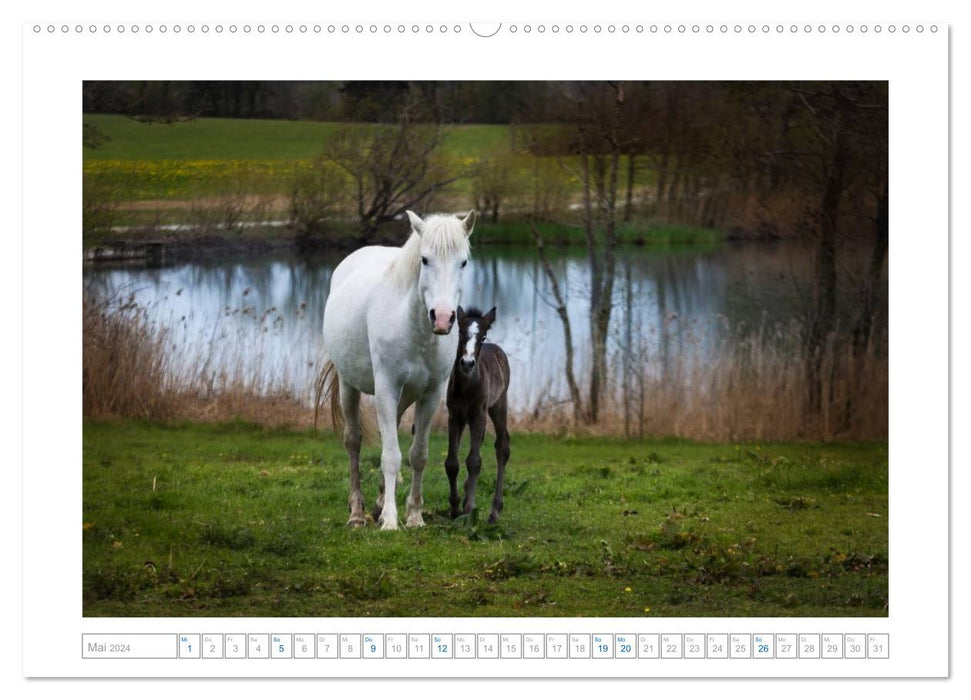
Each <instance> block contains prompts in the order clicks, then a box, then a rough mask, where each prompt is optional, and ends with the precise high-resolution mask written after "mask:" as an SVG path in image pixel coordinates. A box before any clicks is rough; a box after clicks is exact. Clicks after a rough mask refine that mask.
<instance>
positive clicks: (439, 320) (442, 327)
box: [428, 309, 455, 335]
mask: <svg viewBox="0 0 971 700" xmlns="http://www.w3.org/2000/svg"><path fill="white" fill-rule="evenodd" d="M428 320H430V321H431V322H432V333H434V334H435V335H448V334H449V333H450V332H451V331H452V326H453V325H454V323H455V312H454V311H452V312H449V311H448V310H447V309H438V311H437V313H436V310H435V309H432V310H431V311H429V312H428Z"/></svg>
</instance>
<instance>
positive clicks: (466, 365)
mask: <svg viewBox="0 0 971 700" xmlns="http://www.w3.org/2000/svg"><path fill="white" fill-rule="evenodd" d="M459 369H461V370H462V371H463V372H464V373H465V374H472V370H474V369H475V358H474V357H463V358H461V359H459Z"/></svg>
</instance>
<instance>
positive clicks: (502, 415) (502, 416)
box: [489, 396, 509, 523]
mask: <svg viewBox="0 0 971 700" xmlns="http://www.w3.org/2000/svg"><path fill="white" fill-rule="evenodd" d="M489 417H490V418H491V419H492V427H494V428H495V429H496V493H495V495H494V496H493V497H492V512H491V513H490V514H489V522H490V523H494V522H498V520H499V513H501V512H502V487H503V479H504V477H505V475H506V462H508V461H509V431H508V430H507V429H506V397H505V396H503V397H502V398H501V399H499V401H498V402H497V403H496V405H495V406H493V407H492V408H490V409H489Z"/></svg>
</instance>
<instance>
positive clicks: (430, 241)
mask: <svg viewBox="0 0 971 700" xmlns="http://www.w3.org/2000/svg"><path fill="white" fill-rule="evenodd" d="M420 247H421V249H422V250H427V251H430V252H431V253H432V254H433V255H435V256H436V257H438V258H448V257H452V256H455V255H468V254H469V237H468V235H466V233H465V226H463V225H462V222H461V221H460V220H459V219H457V218H456V217H454V216H447V215H440V214H436V215H434V216H430V217H428V218H427V219H425V228H424V229H422V232H421V246H420Z"/></svg>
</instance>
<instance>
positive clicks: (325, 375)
mask: <svg viewBox="0 0 971 700" xmlns="http://www.w3.org/2000/svg"><path fill="white" fill-rule="evenodd" d="M314 394H315V398H314V430H316V429H317V423H318V421H319V418H320V409H321V407H322V405H323V403H324V401H325V400H326V399H327V397H328V396H329V397H330V424H331V427H332V428H333V430H334V432H335V433H337V434H338V435H341V436H343V434H344V424H345V421H344V411H343V410H341V391H340V378H339V377H338V376H337V368H336V367H335V366H334V363H333V362H331V361H329V360H328V361H327V362H326V363H325V364H324V366H323V367H322V368H321V370H320V373H319V374H318V375H317V381H316V386H315V392H314ZM358 417H359V420H360V423H361V438H362V439H363V440H364V442H366V443H368V444H374V443H375V442H377V435H378V427H377V424H376V423H375V421H374V420H373V418H372V417H371V414H370V413H368V412H366V411H365V410H364V406H363V405H362V406H360V408H359V409H358Z"/></svg>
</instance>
